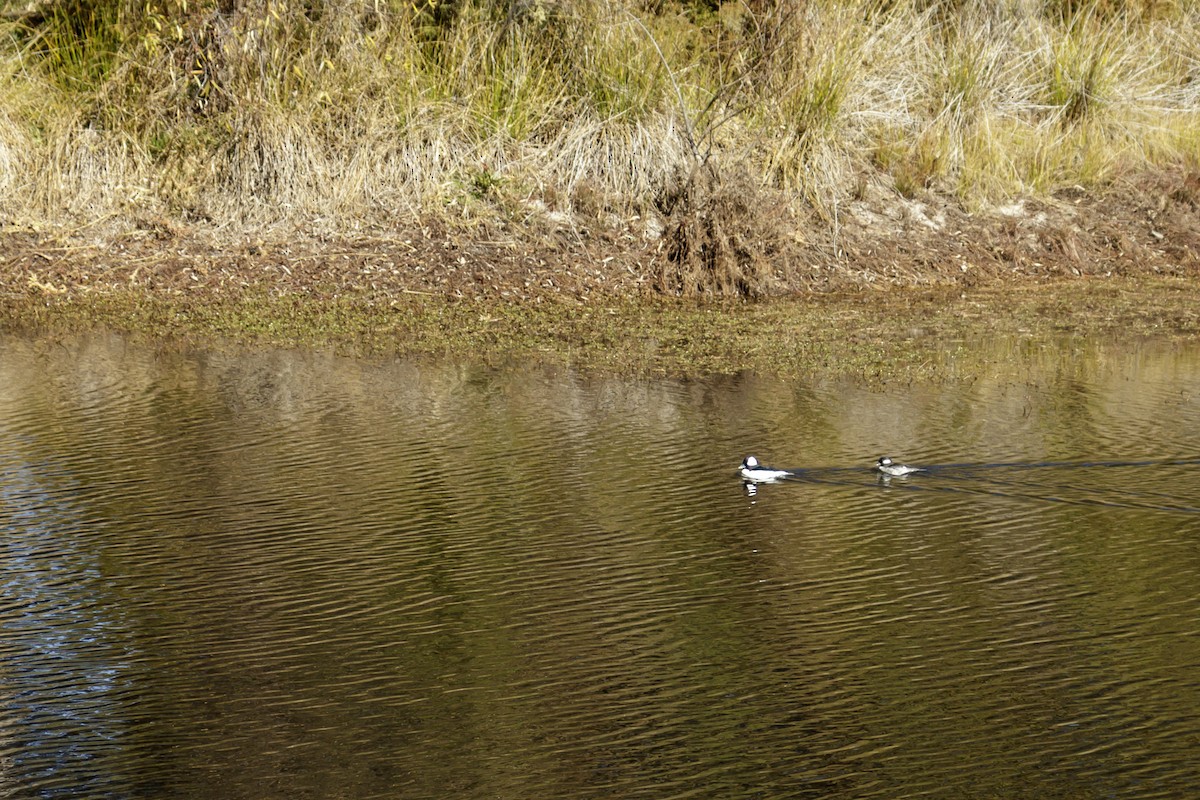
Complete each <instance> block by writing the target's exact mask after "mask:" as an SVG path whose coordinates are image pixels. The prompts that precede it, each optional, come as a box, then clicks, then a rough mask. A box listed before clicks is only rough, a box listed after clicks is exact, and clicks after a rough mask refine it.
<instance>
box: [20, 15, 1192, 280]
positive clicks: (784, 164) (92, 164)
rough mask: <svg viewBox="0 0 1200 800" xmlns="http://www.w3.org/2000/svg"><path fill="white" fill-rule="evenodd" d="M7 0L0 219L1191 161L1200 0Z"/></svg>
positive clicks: (832, 195) (893, 186) (1069, 179)
mask: <svg viewBox="0 0 1200 800" xmlns="http://www.w3.org/2000/svg"><path fill="white" fill-rule="evenodd" d="M0 10H2V12H3V13H2V16H0V20H2V21H0V213H3V215H4V216H5V218H6V219H7V220H8V221H9V223H10V224H12V223H19V224H28V225H35V226H44V225H47V224H68V225H73V226H76V227H78V226H85V225H96V224H99V223H101V222H104V221H111V220H114V219H122V218H128V217H132V216H137V215H147V214H149V215H164V216H166V217H167V218H168V219H180V220H186V221H191V222H194V223H204V224H208V225H211V226H213V227H215V228H217V229H221V228H222V227H223V226H224V227H228V226H240V227H245V226H261V227H270V226H273V225H282V226H284V227H286V228H290V229H293V230H304V231H316V232H318V233H319V232H321V231H326V230H330V229H336V230H340V231H348V230H349V231H352V230H355V229H357V228H358V227H361V226H377V225H386V224H388V222H389V221H390V220H394V219H395V218H397V217H398V216H401V217H413V216H417V215H425V214H433V215H437V216H439V217H442V218H444V219H448V220H453V221H457V222H466V223H470V222H472V221H476V220H485V221H494V220H497V219H499V220H502V221H507V222H509V223H513V224H517V223H520V222H521V221H527V220H528V219H529V218H530V217H531V216H535V215H539V214H546V213H549V214H553V213H562V214H573V215H580V216H583V217H586V218H587V219H590V220H611V221H612V222H613V223H614V224H617V223H620V222H622V221H628V220H630V219H632V218H635V217H639V216H642V215H645V214H646V213H647V212H649V211H651V210H653V211H673V210H677V209H679V208H681V207H684V208H688V207H691V208H695V207H696V204H697V203H698V202H701V201H700V200H698V199H697V197H698V195H699V196H701V197H703V196H706V193H711V192H712V191H714V189H713V186H714V184H717V185H728V181H729V180H730V179H732V178H734V177H736V178H737V179H738V180H739V181H740V183H739V184H738V185H739V186H743V187H748V188H746V191H749V192H751V193H752V194H753V195H754V196H755V197H756V196H757V194H756V193H766V195H765V196H768V197H771V198H776V199H778V198H782V200H781V202H783V203H784V204H788V203H803V204H806V205H807V206H810V207H812V208H815V209H817V210H818V212H819V213H820V214H823V215H824V216H825V217H826V218H827V219H828V220H829V221H830V222H831V223H836V213H837V208H838V204H839V203H840V202H842V201H844V200H845V199H846V198H850V197H854V196H855V195H856V193H861V192H862V191H863V188H864V186H866V185H868V184H881V185H884V186H886V187H888V189H890V190H894V191H895V192H897V193H899V194H900V195H908V194H912V193H914V192H919V191H923V190H926V189H929V188H931V187H935V188H937V189H939V190H940V191H943V192H946V193H948V194H949V195H950V196H953V197H956V198H958V199H959V200H961V201H962V202H963V203H965V204H967V205H968V206H971V205H979V204H987V203H994V202H1001V201H1004V200H1006V199H1007V198H1011V197H1013V196H1016V195H1022V194H1028V193H1035V194H1036V193H1039V192H1046V191H1050V190H1052V189H1054V188H1055V187H1060V186H1070V185H1075V184H1079V185H1083V186H1085V187H1086V186H1091V185H1095V184H1096V183H1097V182H1103V181H1105V180H1108V179H1111V178H1112V177H1113V176H1114V175H1115V174H1118V173H1120V172H1121V171H1123V170H1130V169H1138V168H1142V167H1145V166H1147V165H1162V164H1178V163H1183V164H1186V165H1191V166H1195V165H1196V164H1200V4H1198V3H1197V2H1196V0H1000V1H999V2H997V1H996V0H746V2H737V3H734V2H719V1H718V0H684V1H682V2H680V1H679V0H616V1H615V2H610V1H608V0H490V1H488V0H416V1H415V2H414V0H383V2H372V3H361V2H348V1H347V0H307V1H306V2H291V3H289V2H281V1H280V0H40V2H39V0H34V2H33V3H32V4H28V3H26V2H17V0H0ZM752 199H753V198H752ZM761 202H762V205H758V204H753V203H752V208H754V209H757V210H759V211H761V210H762V208H763V207H769V204H767V201H765V200H763V201H761ZM701 210H703V209H701ZM731 246H736V243H734V244H733V245H731ZM684 260H685V261H686V259H684Z"/></svg>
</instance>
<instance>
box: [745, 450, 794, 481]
mask: <svg viewBox="0 0 1200 800" xmlns="http://www.w3.org/2000/svg"><path fill="white" fill-rule="evenodd" d="M738 474H740V475H741V476H742V477H743V478H745V479H746V480H748V481H754V482H756V483H765V482H767V481H777V480H779V479H780V478H786V477H788V476H789V475H791V474H792V473H790V472H788V471H787V470H786V469H775V468H774V467H764V466H763V465H762V464H760V463H759V462H758V459H757V458H755V457H754V456H746V457H745V458H744V459H742V465H741V466H740V467H738Z"/></svg>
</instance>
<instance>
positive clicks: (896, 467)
mask: <svg viewBox="0 0 1200 800" xmlns="http://www.w3.org/2000/svg"><path fill="white" fill-rule="evenodd" d="M875 469H877V470H879V471H880V472H882V473H883V474H884V475H910V474H912V473H914V472H924V471H925V468H924V467H910V466H909V465H908V464H897V463H896V462H894V461H892V460H891V459H890V458H888V457H887V456H884V457H882V458H880V459H879V460H878V461H877V462H875Z"/></svg>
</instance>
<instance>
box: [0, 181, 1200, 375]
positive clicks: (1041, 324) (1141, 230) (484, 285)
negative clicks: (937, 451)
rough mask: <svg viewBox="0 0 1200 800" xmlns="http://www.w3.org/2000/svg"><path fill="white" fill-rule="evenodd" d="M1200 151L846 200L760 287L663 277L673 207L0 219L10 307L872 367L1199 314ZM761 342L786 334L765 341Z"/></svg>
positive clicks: (308, 334)
mask: <svg viewBox="0 0 1200 800" xmlns="http://www.w3.org/2000/svg"><path fill="white" fill-rule="evenodd" d="M1198 209H1200V174H1198V173H1196V172H1178V173H1176V172H1172V173H1163V174H1161V175H1159V176H1157V177H1156V178H1154V179H1152V180H1149V179H1145V178H1143V179H1140V180H1139V182H1137V183H1128V184H1126V185H1120V186H1115V187H1113V188H1111V189H1110V190H1109V191H1106V192H1104V193H1102V194H1095V195H1089V194H1084V193H1081V192H1080V193H1076V192H1065V193H1060V195H1059V196H1057V197H1055V198H1053V199H1052V200H1040V201H1035V200H1026V201H1025V202H1022V203H1016V204H1013V205H1011V206H1009V207H1006V208H1000V209H993V210H990V211H988V212H979V213H968V212H966V211H964V210H963V209H961V208H958V207H956V206H954V205H953V204H950V203H942V204H938V203H937V202H936V201H935V200H934V199H933V198H926V199H925V200H924V201H920V202H918V201H908V200H899V199H897V198H895V197H890V198H881V199H879V200H877V201H876V202H874V203H872V202H868V201H867V200H861V201H858V202H857V203H855V204H850V205H848V206H847V208H846V209H845V213H844V214H843V215H842V216H841V217H840V219H839V221H838V224H837V226H831V225H828V224H824V223H822V222H821V221H820V220H815V219H810V220H794V221H793V224H792V225H791V227H790V229H789V231H788V233H787V235H786V236H784V237H782V238H777V239H775V240H774V241H773V243H772V245H771V249H770V250H769V251H765V252H763V253H761V254H760V255H761V257H762V259H763V260H764V263H767V264H768V265H769V270H770V274H769V276H768V279H767V281H766V282H765V283H764V286H766V287H767V291H765V292H763V293H762V296H761V297H760V298H759V299H757V300H755V301H748V300H745V299H738V298H730V297H714V296H712V295H711V294H709V295H706V294H704V293H702V292H700V293H693V294H692V296H689V297H679V296H675V295H676V294H677V293H672V292H670V291H664V286H665V285H668V284H669V282H666V283H665V282H664V276H670V275H671V274H672V272H671V271H672V269H674V265H673V263H672V261H671V252H672V251H671V246H670V245H671V241H670V240H669V238H668V237H669V227H667V230H668V233H663V232H662V231H663V227H664V226H659V228H658V229H657V230H655V231H650V232H648V227H649V226H647V225H646V224H629V223H625V224H622V225H620V226H616V227H609V228H605V227H603V226H600V225H598V224H593V225H590V226H589V225H587V224H584V223H583V222H582V221H574V222H572V223H571V224H562V225H559V226H558V227H557V228H554V227H547V226H541V227H537V226H529V225H526V226H525V227H522V228H518V227H515V226H503V225H500V226H490V227H482V226H481V227H476V228H474V229H471V230H467V229H463V228H451V227H448V226H446V225H445V224H443V223H438V222H434V221H430V222H425V223H422V224H413V225H411V226H408V227H404V228H399V227H398V228H394V229H390V230H378V231H372V232H367V233H358V234H355V235H354V236H331V235H328V234H325V235H314V234H311V233H302V232H295V231H290V232H286V233H280V232H271V233H262V232H258V233H256V234H240V235H238V236H231V235H230V234H229V233H228V232H227V231H213V230H206V229H203V228H198V227H192V226H188V225H184V224H181V223H178V222H172V221H169V220H163V219H147V218H140V219H134V220H130V221H127V222H126V223H124V224H122V225H117V226H113V227H112V228H110V229H108V230H106V231H103V232H97V231H96V230H92V229H84V230H82V231H78V230H77V231H71V232H67V231H62V230H59V231H49V232H47V231H41V232H38V231H34V230H31V229H19V228H13V227H10V228H9V229H7V230H6V231H4V232H3V234H2V235H0V307H2V309H3V313H4V319H5V320H6V323H5V324H6V326H7V327H9V328H38V329H42V330H66V329H70V328H73V327H74V328H77V327H81V326H91V325H102V326H105V327H114V328H117V329H122V330H127V331H133V332H137V333H140V334H144V335H149V336H155V337H164V336H174V337H185V338H190V339H202V338H206V337H208V338H221V339H226V340H232V341H239V342H246V343H259V344H272V345H300V346H307V347H313V346H317V347H324V346H330V347H335V348H338V349H343V350H349V351H353V352H359V353H365V352H393V353H402V354H434V355H442V356H454V357H476V358H484V359H489V360H495V359H504V358H538V359H542V360H548V361H553V362H563V363H572V364H578V365H581V366H586V367H589V368H602V369H618V370H631V371H637V372H656V373H662V372H671V373H684V374H691V373H698V372H712V371H736V370H739V369H759V370H769V371H772V372H786V373H791V372H811V371H819V370H830V369H842V370H849V371H852V372H856V373H860V374H867V373H870V372H871V371H872V370H874V371H876V372H880V373H886V372H888V371H889V370H891V371H894V372H895V374H897V375H899V374H902V373H905V372H906V371H908V370H911V369H912V368H913V367H914V365H917V364H921V363H931V361H939V363H940V356H939V357H938V358H936V359H935V358H933V355H934V354H936V353H943V352H944V351H945V349H946V348H945V343H946V342H954V341H961V340H966V339H969V338H971V337H976V336H984V335H998V334H1009V335H1020V336H1033V335H1044V334H1049V333H1055V332H1057V333H1066V334H1072V335H1085V336H1086V335H1103V336H1162V335H1166V336H1171V337H1185V338H1193V337H1196V336H1197V335H1200V211H1198ZM767 342H771V343H773V344H770V345H767V344H766V343H767Z"/></svg>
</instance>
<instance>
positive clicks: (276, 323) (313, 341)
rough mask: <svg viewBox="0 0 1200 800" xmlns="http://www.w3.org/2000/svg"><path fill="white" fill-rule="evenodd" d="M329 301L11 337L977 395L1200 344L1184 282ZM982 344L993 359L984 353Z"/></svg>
mask: <svg viewBox="0 0 1200 800" xmlns="http://www.w3.org/2000/svg"><path fill="white" fill-rule="evenodd" d="M322 297H323V298H324V299H320V298H318V297H316V296H313V295H310V294H295V295H289V296H286V297H265V296H262V295H261V294H259V293H256V292H252V293H248V294H244V295H238V296H224V297H221V296H216V297H213V296H207V295H174V296H164V295H156V296H147V295H144V294H140V293H137V292H125V293H115V294H105V295H93V296H83V297H75V298H70V297H65V298H63V299H60V300H53V301H50V302H47V301H46V300H45V299H44V298H42V297H36V296H34V297H31V298H29V299H28V300H27V301H25V302H22V303H10V304H9V308H8V310H9V323H10V324H13V325H16V326H18V327H21V328H23V329H26V330H28V329H35V330H42V331H45V332H48V333H56V332H59V331H61V332H64V333H68V332H70V331H73V330H76V329H78V328H79V327H81V326H83V327H89V326H101V327H104V328H110V327H116V328H119V329H123V330H127V331H130V332H132V333H134V334H135V335H138V334H142V335H150V336H154V337H162V336H164V335H166V336H167V337H168V338H169V339H170V340H173V341H183V342H192V343H194V344H200V345H204V346H206V347H211V346H221V345H223V344H231V345H234V346H241V345H247V344H248V345H253V346H261V345H270V346H286V347H303V348H318V349H323V348H332V349H335V350H337V351H339V352H343V353H346V354H351V355H357V356H367V357H371V356H392V355H395V354H403V355H405V356H410V357H411V356H417V357H432V358H446V359H451V360H455V361H463V360H469V361H472V362H486V363H490V364H496V365H500V364H504V363H507V362H510V361H516V362H528V361H538V362H541V363H546V364H558V365H563V366H570V367H573V368H576V369H581V370H599V371H603V372H609V373H623V374H633V375H656V374H669V375H683V376H696V375H705V374H714V373H735V372H740V371H752V372H757V373H762V374H775V375H783V376H809V377H811V376H834V375H836V376H840V377H850V378H854V379H857V380H861V381H865V382H868V383H886V382H891V381H909V380H929V379H938V380H947V379H950V380H973V379H975V378H978V377H980V376H981V375H985V374H996V373H997V370H1000V371H1002V372H1005V374H1007V372H1008V371H1010V370H1011V369H1012V368H1014V365H1017V364H1021V363H1027V362H1028V358H1024V357H1023V358H1016V359H1002V360H1004V361H1005V362H1006V363H1005V364H1000V363H998V362H996V361H995V360H994V359H995V358H997V355H996V354H997V353H999V354H1001V356H1003V355H1004V354H1005V347H1007V348H1009V349H1011V350H1012V351H1013V352H1014V353H1015V352H1017V351H1021V352H1023V353H1024V355H1025V356H1028V355H1029V352H1027V351H1039V350H1041V349H1047V348H1048V349H1051V350H1052V349H1056V348H1061V347H1067V348H1070V347H1072V346H1073V345H1072V342H1077V341H1079V339H1080V338H1084V337H1086V338H1088V339H1092V340H1093V341H1095V340H1097V339H1101V340H1113V341H1117V340H1119V341H1122V342H1125V343H1132V342H1136V341H1137V340H1139V339H1142V338H1153V339H1156V340H1160V341H1167V342H1169V341H1172V340H1187V339H1195V338H1196V337H1197V336H1200V306H1197V304H1196V303H1195V292H1194V286H1193V284H1192V283H1191V282H1190V281H1188V280H1181V279H1177V278H1160V279H1149V278H1140V279H1132V280H1131V279H1121V278H1114V279H1109V280H1101V281H1076V282H1067V283H1058V284H1056V285H1053V286H1049V287H1047V286H1027V287H1023V288H1006V289H991V290H981V291H973V292H969V293H962V294H960V293H958V292H947V291H920V292H918V291H906V290H899V289H894V290H890V291H888V292H886V293H883V294H869V295H863V294H853V295H820V296H813V297H807V298H803V299H775V300H768V301H763V302H758V303H745V302H738V301H725V302H713V303H699V304H698V303H695V302H689V301H684V300H679V299H674V298H672V299H659V300H656V301H647V300H646V299H645V298H642V299H632V300H628V301H607V302H593V303H587V304H585V303H579V302H569V301H565V300H563V301H559V302H545V303H530V304H516V303H509V304H497V303H495V302H494V301H489V300H481V301H463V302H451V301H448V300H446V299H445V298H423V297H419V296H410V297H408V298H406V299H402V300H397V299H396V298H390V299H389V298H384V299H382V302H380V298H375V297H371V296H369V295H345V296H341V297H337V298H331V297H330V296H329V295H323V296H322ZM983 339H988V340H992V341H993V342H994V343H995V344H994V345H993V346H991V347H988V348H982V349H981V348H979V347H978V346H977V345H978V342H979V341H980V340H983ZM1005 343H1006V344H1005ZM981 353H985V354H988V353H990V354H991V355H985V356H981V355H980V354H981ZM981 358H982V359H984V360H981ZM988 358H991V359H993V360H992V361H988V360H986V359H988ZM1009 361H1011V363H1008V362H1009ZM1010 377H1013V378H1014V379H1019V378H1020V376H1010Z"/></svg>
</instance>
